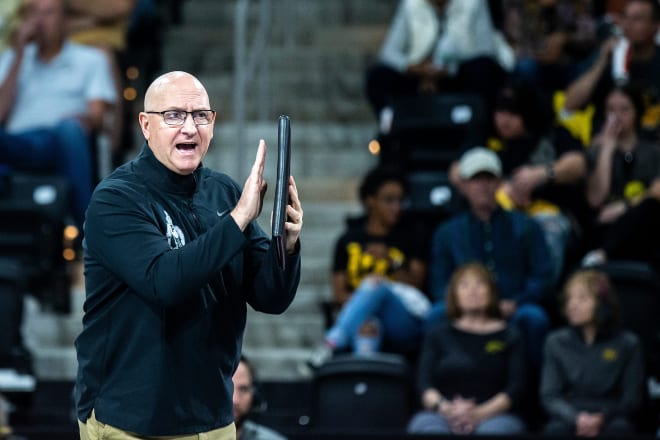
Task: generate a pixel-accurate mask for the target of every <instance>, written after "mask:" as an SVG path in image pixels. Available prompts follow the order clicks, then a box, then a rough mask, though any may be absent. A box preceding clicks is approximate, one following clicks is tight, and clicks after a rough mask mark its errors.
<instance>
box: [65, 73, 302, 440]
mask: <svg viewBox="0 0 660 440" xmlns="http://www.w3.org/2000/svg"><path fill="white" fill-rule="evenodd" d="M139 122H140V127H141V129H142V133H143V135H144V138H145V142H144V144H143V146H142V151H141V153H140V154H139V155H138V156H137V157H136V158H135V159H133V160H132V161H130V162H129V163H126V164H124V165H122V166H120V167H119V168H117V169H116V170H115V171H113V173H112V174H111V175H110V176H108V177H106V178H105V179H104V180H103V181H102V182H101V183H100V184H99V185H97V187H96V189H95V190H94V194H93V195H92V200H91V201H90V204H89V208H88V210H87V216H86V219H85V239H84V251H85V258H84V263H85V287H86V293H87V296H86V299H85V305H84V310H85V315H84V318H83V329H82V332H81V333H80V335H79V336H78V338H77V339H76V352H77V356H78V365H79V369H78V376H77V382H76V387H75V390H76V393H75V400H76V413H77V414H76V415H77V418H78V426H79V428H80V432H81V436H82V438H90V437H91V438H97V437H95V434H94V433H95V432H99V429H100V426H101V425H103V432H104V433H108V432H110V433H113V434H114V435H116V436H117V437H119V438H125V437H126V436H128V435H129V434H127V432H129V433H134V434H131V436H137V437H143V438H144V437H153V436H170V437H169V438H176V439H179V438H190V437H193V438H196V437H201V438H213V439H219V440H220V439H222V440H228V439H235V427H234V424H233V411H232V402H231V396H230V394H231V391H232V382H231V378H232V375H233V374H234V370H235V368H236V365H237V364H238V361H239V357H240V353H241V344H242V341H243V331H244V329H245V323H246V308H247V307H248V305H249V306H250V307H252V308H254V309H255V310H258V311H261V312H264V313H270V314H279V313H283V312H284V311H285V310H286V309H287V307H288V306H289V305H290V304H291V302H292V301H293V298H294V296H295V293H296V289H297V286H298V282H299V280H300V242H299V240H298V238H299V236H300V232H301V229H302V224H303V211H302V206H301V203H300V199H299V198H298V190H297V188H296V184H295V181H294V179H293V177H291V178H290V179H289V181H288V197H289V202H290V203H289V204H288V205H287V206H286V213H287V215H288V220H287V221H286V223H285V225H284V226H285V230H286V240H285V243H284V248H285V255H282V256H279V255H278V252H277V250H276V246H275V245H273V244H271V240H270V237H268V236H267V235H266V234H265V233H264V232H263V231H262V229H261V228H260V227H259V225H258V224H257V222H256V220H257V217H258V216H259V215H260V214H261V208H262V206H263V197H264V194H265V192H266V182H265V180H264V178H263V170H264V164H265V162H266V144H265V142H264V141H263V140H262V141H261V142H259V146H258V149H257V154H256V157H255V160H254V163H253V165H252V168H251V171H250V173H249V175H248V177H247V179H246V180H245V183H244V185H243V187H242V188H241V187H240V186H239V185H238V184H237V183H236V182H234V181H233V180H232V179H231V178H230V177H229V176H227V175H226V174H222V173H219V172H216V171H213V170H210V169H208V168H206V167H204V166H203V165H202V159H203V157H204V156H205V155H206V153H207V151H208V149H209V145H210V142H211V139H212V138H213V128H214V123H215V111H213V110H212V109H211V107H210V101H209V97H208V94H207V92H206V89H205V88H204V86H203V85H202V84H201V83H200V81H199V80H198V79H197V78H195V77H194V76H193V75H191V74H189V73H186V72H180V71H174V72H168V73H165V74H163V75H161V76H160V77H158V78H157V79H156V80H154V82H153V83H152V84H151V86H150V87H149V88H148V89H147V92H146V94H145V99H144V111H143V112H141V113H140V115H139ZM281 258H285V259H286V260H285V261H284V263H285V264H283V265H282V266H284V268H282V267H281V265H280V262H281ZM86 436H88V437H86ZM104 438H107V437H106V436H105V435H104Z"/></svg>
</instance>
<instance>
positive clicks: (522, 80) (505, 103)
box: [310, 0, 660, 436]
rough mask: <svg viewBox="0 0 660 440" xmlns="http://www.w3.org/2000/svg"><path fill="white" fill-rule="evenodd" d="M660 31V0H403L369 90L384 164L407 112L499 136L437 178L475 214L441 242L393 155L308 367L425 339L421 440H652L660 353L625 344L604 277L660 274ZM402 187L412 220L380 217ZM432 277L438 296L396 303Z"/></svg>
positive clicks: (343, 265)
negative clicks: (545, 437)
mask: <svg viewBox="0 0 660 440" xmlns="http://www.w3.org/2000/svg"><path fill="white" fill-rule="evenodd" d="M477 3H478V6H479V9H478V11H477V9H476V8H477V6H476V5H477ZM484 6H487V7H484ZM659 29H660V3H659V2H657V1H656V0H627V1H621V2H617V1H608V2H595V1H588V0H585V1H562V0H549V1H542V2H535V1H524V0H501V1H497V0H495V1H488V2H485V1H484V2H472V1H452V0H446V1H436V0H401V1H400V3H399V6H398V8H397V10H396V12H395V14H394V19H393V21H392V24H391V27H390V30H389V32H388V34H387V36H386V38H385V41H384V44H383V48H382V51H381V53H380V56H379V58H378V60H377V62H376V63H375V64H374V65H373V66H372V67H371V68H370V69H369V70H368V71H367V73H366V96H367V98H368V100H369V102H370V104H371V107H372V109H373V112H374V115H375V117H376V120H377V127H378V130H379V137H380V140H382V141H384V142H382V147H383V148H385V149H386V148H387V147H388V145H387V142H386V141H387V136H388V130H389V129H390V127H391V124H392V118H395V117H398V115H395V114H394V113H393V111H394V109H396V108H397V107H396V104H397V102H399V101H400V100H403V99H406V100H408V101H407V102H410V99H411V98H413V99H414V97H424V99H425V98H426V97H429V96H442V95H443V94H456V93H466V94H467V93H469V94H475V93H476V94H478V95H479V96H480V97H481V98H482V99H483V102H484V104H485V109H486V113H487V115H488V118H489V124H488V127H487V132H486V133H484V136H483V143H482V144H481V145H474V144H473V145H469V146H466V147H462V148H460V149H457V151H456V154H455V160H454V161H452V162H450V163H447V164H445V166H444V167H443V169H442V170H439V171H442V172H446V174H447V177H448V180H449V182H450V183H451V186H452V188H453V189H454V191H455V193H457V194H459V196H460V197H461V198H462V199H464V201H466V203H465V208H464V209H463V210H461V211H459V212H451V213H448V214H447V215H446V218H443V219H441V220H440V221H439V222H438V223H436V224H433V225H431V230H429V229H428V228H419V227H417V226H416V225H415V217H414V214H415V211H414V209H411V210H410V212H406V205H405V203H403V204H402V198H405V197H404V196H405V195H406V189H407V188H408V187H407V185H408V184H409V183H408V182H407V181H406V180H405V179H401V177H400V176H399V177H394V174H392V173H393V171H392V168H395V169H396V166H397V165H400V164H397V163H390V162H388V161H387V159H386V158H387V157H388V156H387V155H383V158H384V159H383V160H382V161H381V164H380V165H379V167H377V169H376V170H373V171H371V172H370V173H368V174H367V175H366V177H365V180H364V183H365V184H366V182H367V181H368V180H369V179H370V176H373V175H375V174H378V172H379V171H378V170H380V173H381V175H383V174H382V173H384V172H389V173H390V177H389V178H388V179H389V183H387V182H385V183H381V185H380V187H377V188H375V189H374V191H373V194H372V196H371V198H365V197H364V195H363V194H360V196H361V201H362V203H363V206H364V207H365V211H366V213H367V215H366V216H365V218H364V219H362V221H359V222H355V221H353V222H348V223H347V226H346V231H345V232H344V233H343V234H342V235H341V238H339V239H338V240H337V245H336V248H335V251H334V261H335V264H334V265H333V289H334V292H342V293H343V294H342V295H341V298H340V299H339V298H337V297H336V298H335V299H336V300H337V299H339V301H337V303H338V304H339V307H340V311H339V313H338V315H337V319H336V321H334V322H332V323H331V325H330V327H329V330H328V332H327V333H326V337H325V341H324V343H323V344H322V345H321V346H320V348H319V349H317V350H316V351H315V352H314V355H313V357H312V359H311V361H310V364H311V365H312V366H314V367H318V366H319V365H321V364H322V363H323V362H326V361H328V359H330V358H331V356H332V355H333V354H334V353H336V352H338V351H353V352H355V353H357V354H360V353H362V354H363V353H365V352H369V350H372V351H378V350H382V351H394V352H397V350H398V349H399V348H400V346H397V344H394V345H391V344H390V345H388V344H387V343H385V344H381V343H376V344H371V345H369V344H367V345H365V344H360V343H359V341H361V340H363V339H364V337H365V335H368V336H369V337H371V338H372V339H374V340H376V341H378V342H382V341H383V340H384V341H388V340H391V339H392V338H393V335H394V338H395V339H396V337H398V336H401V337H404V339H408V340H410V342H408V344H407V345H405V347H406V348H407V349H411V348H412V349H415V350H418V355H419V357H417V358H414V360H413V362H414V365H415V366H416V367H417V369H418V372H417V374H416V375H415V381H416V383H417V388H418V392H419V397H420V401H419V404H420V412H419V413H417V414H415V415H414V417H413V418H412V420H411V423H410V425H409V427H408V429H409V432H411V433H445V434H447V433H454V434H465V433H486V434H517V433H521V432H525V431H526V430H529V429H538V430H539V431H543V432H545V433H547V434H549V435H559V436H562V435H577V436H594V435H601V434H603V435H607V434H610V435H625V434H633V433H635V432H636V431H637V432H638V431H639V429H640V428H639V419H638V417H639V412H640V409H641V407H642V405H643V401H644V396H645V395H646V390H645V388H644V387H645V383H646V378H647V377H648V374H649V373H648V372H647V371H646V370H647V369H648V367H649V366H648V365H645V364H644V356H643V354H642V353H643V351H644V350H656V349H657V346H653V347H648V346H646V347H643V346H642V344H641V343H640V339H639V336H638V335H636V334H634V333H632V332H630V331H628V330H626V329H625V327H624V326H623V324H624V323H623V322H622V321H621V319H620V315H621V310H620V306H619V305H618V303H617V301H616V298H617V297H616V293H615V292H614V289H613V287H612V285H611V283H610V281H609V280H608V276H607V275H606V273H605V272H604V271H603V270H602V269H601V266H602V265H604V264H606V263H607V262H608V261H621V260H626V261H631V260H632V261H636V262H639V263H640V264H643V265H645V267H648V269H649V270H650V271H651V272H652V273H657V272H658V270H659V269H660V246H658V244H659V243H658V238H659V235H658V227H657V224H658V221H657V219H658V213H659V212H660V211H659V210H658V207H659V206H660V205H658V200H660V199H659V198H658V197H659V196H660V193H658V191H660V179H659V178H660V168H659V167H660V157H658V154H660V143H659V142H660V138H659V137H658V134H659V132H658V129H659V128H660V124H659V122H660V119H659V115H660V112H659V111H658V108H659V107H658V97H659V96H660V94H659V93H658V91H659V90H660V84H659V83H658V80H660V72H658V71H657V69H658V66H660V64H658V61H657V60H658V53H660V47H659V46H658V36H659V33H658V31H659ZM475 72H477V75H476V76H475ZM413 107H414V106H413ZM407 108H412V107H411V106H408V107H407ZM427 119H428V118H427ZM437 135H438V136H442V133H441V132H438V134H437ZM398 142H399V145H398V148H400V149H404V150H405V148H407V146H406V145H405V140H403V141H402V140H401V139H398ZM409 147H410V148H415V145H414V143H411V144H410V146H409ZM385 170H389V171H385ZM400 171H401V172H402V174H403V175H404V176H405V175H408V174H409V173H411V172H413V171H414V170H410V169H402V170H400ZM390 186H391V187H395V188H396V191H395V192H396V196H397V197H396V203H395V200H394V198H392V200H391V202H392V204H391V205H389V206H388V205H387V203H386V198H383V199H382V200H383V203H384V204H383V205H382V207H381V208H376V207H377V206H378V200H379V197H385V195H387V192H388V190H387V188H388V187H390ZM381 193H382V194H381ZM388 209H389V211H388ZM387 212H389V213H390V217H387V216H386V215H385V213H387ZM386 218H389V223H388V224H389V225H390V226H389V227H386V228H376V229H374V227H373V226H374V224H381V225H382V224H383V223H378V222H382V221H383V219H386ZM375 219H378V222H376V220H375ZM404 237H405V238H404ZM417 243H422V244H425V243H428V244H429V245H427V246H424V245H422V246H416V244H417ZM424 252H426V254H424ZM347 255H348V257H347ZM351 256H353V257H354V259H352V258H351ZM415 268H424V269H425V272H426V273H427V275H426V280H423V281H422V282H421V283H420V281H419V279H416V280H415V282H414V284H413V285H414V286H415V289H412V288H411V287H410V286H409V285H406V284H404V286H405V289H401V291H400V292H397V290H398V289H397V287H396V286H398V285H400V284H401V283H410V282H411V278H410V276H409V275H410V274H411V273H415V274H417V275H421V274H423V273H424V272H422V271H421V270H420V271H415ZM347 274H352V275H351V276H350V277H349V276H347ZM407 291H414V292H415V294H414V295H413V294H411V293H410V294H404V292H407ZM418 291H421V292H423V293H425V294H426V296H427V300H428V302H430V304H428V303H427V301H425V300H424V299H419V298H418V294H417V292H418ZM618 293H619V294H620V295H625V294H626V292H618ZM395 311H397V314H396V315H395V314H394V312H395ZM402 321H406V322H407V323H408V324H409V326H406V327H396V326H393V323H397V324H398V325H402V324H401V323H402ZM420 329H421V336H420ZM411 337H412V339H411ZM398 342H399V343H400V342H402V341H398ZM404 353H406V354H409V353H407V352H406V351H405V349H404ZM408 359H410V357H409V356H408ZM525 387H527V388H525ZM530 387H531V388H530ZM523 389H532V390H533V391H532V393H531V395H529V393H525V392H523V391H522V390H523ZM529 399H533V401H535V402H536V403H537V404H538V408H537V409H538V411H539V412H540V413H541V417H540V418H537V419H534V420H532V421H531V423H530V411H529V407H527V408H526V409H523V410H522V411H521V408H523V407H525V402H530V400H529ZM532 418H533V417H532ZM539 421H540V423H539ZM534 424H536V426H534ZM527 432H529V431H527Z"/></svg>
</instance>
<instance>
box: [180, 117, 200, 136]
mask: <svg viewBox="0 0 660 440" xmlns="http://www.w3.org/2000/svg"><path fill="white" fill-rule="evenodd" d="M182 130H183V131H184V132H186V133H194V132H195V131H197V124H195V121H194V120H193V116H192V114H191V113H186V119H184V120H183V127H182Z"/></svg>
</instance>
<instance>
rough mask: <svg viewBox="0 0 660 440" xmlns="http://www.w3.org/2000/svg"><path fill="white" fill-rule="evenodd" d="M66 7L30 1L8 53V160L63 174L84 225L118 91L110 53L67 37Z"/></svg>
mask: <svg viewBox="0 0 660 440" xmlns="http://www.w3.org/2000/svg"><path fill="white" fill-rule="evenodd" d="M65 12H66V11H65V3H64V0H33V1H31V2H30V3H28V4H27V6H26V8H25V11H24V14H25V15H24V19H23V21H22V23H21V25H20V27H19V28H18V30H17V33H16V35H15V38H14V44H13V47H12V49H9V50H7V51H5V52H4V53H2V55H1V56H0V121H2V124H3V125H2V128H0V163H5V164H9V165H11V166H12V167H14V168H15V169H20V170H44V169H45V170H52V169H55V170H56V171H57V172H59V173H61V174H63V175H64V176H65V177H66V178H67V179H68V181H69V183H70V185H71V186H72V193H73V197H72V198H73V208H72V211H73V217H74V218H75V220H76V221H77V223H78V226H82V222H83V218H84V213H85V209H86V207H87V203H88V202H89V198H90V195H91V192H92V187H93V183H92V182H93V180H92V179H93V168H92V167H93V160H92V157H93V156H92V145H93V142H94V141H93V137H94V135H95V134H96V133H98V132H99V130H100V129H101V127H102V126H103V118H104V115H105V114H106V111H107V109H108V107H109V106H110V105H111V104H112V103H114V102H115V100H116V95H115V87H114V84H113V82H112V75H111V73H110V69H109V67H108V63H107V59H106V58H105V57H104V56H103V54H102V53H101V52H99V51H98V49H94V48H91V47H85V46H80V45H78V44H75V43H72V42H70V41H68V40H67V38H66V35H65V18H66V14H65Z"/></svg>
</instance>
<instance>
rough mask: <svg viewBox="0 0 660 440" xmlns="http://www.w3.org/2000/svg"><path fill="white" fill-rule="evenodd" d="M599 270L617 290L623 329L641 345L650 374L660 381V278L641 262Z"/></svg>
mask: <svg viewBox="0 0 660 440" xmlns="http://www.w3.org/2000/svg"><path fill="white" fill-rule="evenodd" d="M597 268H598V269H600V270H602V271H603V272H605V273H606V274H607V275H608V277H609V278H610V281H611V282H612V284H613V286H614V288H615V289H616V292H617V297H618V299H619V302H620V304H621V312H622V319H623V325H624V327H625V328H627V329H629V330H631V331H633V332H635V333H636V334H637V336H638V337H639V339H640V341H641V343H642V347H643V350H644V357H645V364H646V369H647V373H648V374H650V375H653V376H655V377H656V378H660V319H658V312H659V311H660V277H659V276H658V274H657V273H656V272H655V271H654V270H653V268H652V267H651V266H649V265H648V264H646V263H642V262H638V261H609V262H607V263H605V264H603V265H601V266H598V267H597Z"/></svg>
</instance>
